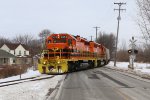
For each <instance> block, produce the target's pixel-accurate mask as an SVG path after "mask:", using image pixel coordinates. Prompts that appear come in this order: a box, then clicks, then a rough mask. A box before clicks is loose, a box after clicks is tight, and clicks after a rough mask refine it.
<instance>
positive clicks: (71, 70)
mask: <svg viewBox="0 0 150 100" xmlns="http://www.w3.org/2000/svg"><path fill="white" fill-rule="evenodd" d="M74 70H75V64H74V63H73V62H68V71H69V72H73V71H74Z"/></svg>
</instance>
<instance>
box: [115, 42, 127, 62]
mask: <svg viewBox="0 0 150 100" xmlns="http://www.w3.org/2000/svg"><path fill="white" fill-rule="evenodd" d="M117 60H118V61H129V54H128V52H127V46H126V41H124V40H123V41H122V44H121V46H120V49H119V50H118V52H117Z"/></svg>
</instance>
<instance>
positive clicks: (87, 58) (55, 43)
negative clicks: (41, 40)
mask: <svg viewBox="0 0 150 100" xmlns="http://www.w3.org/2000/svg"><path fill="white" fill-rule="evenodd" d="M109 60H110V55H109V49H107V48H106V47H104V46H103V45H102V44H98V43H96V42H94V41H88V40H87V39H85V38H83V37H80V36H79V35H77V36H73V35H71V34H67V33H59V34H51V35H50V36H48V37H47V38H46V40H45V49H44V50H43V51H42V53H41V57H40V59H39V61H38V70H39V72H40V73H45V74H60V73H67V72H73V71H76V70H79V69H82V67H83V66H81V64H82V63H84V62H87V63H88V67H87V69H88V68H95V67H99V66H103V65H106V64H108V62H109Z"/></svg>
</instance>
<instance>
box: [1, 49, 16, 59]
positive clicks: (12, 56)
mask: <svg viewBox="0 0 150 100" xmlns="http://www.w3.org/2000/svg"><path fill="white" fill-rule="evenodd" d="M14 57H15V56H14V55H13V54H11V53H9V52H6V51H4V50H2V49H0V58H14Z"/></svg>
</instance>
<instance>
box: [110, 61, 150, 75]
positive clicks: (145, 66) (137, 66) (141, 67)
mask: <svg viewBox="0 0 150 100" xmlns="http://www.w3.org/2000/svg"><path fill="white" fill-rule="evenodd" d="M128 65H129V62H117V63H116V67H117V68H119V69H125V70H128ZM108 66H109V67H113V68H114V62H112V61H111V62H110V63H109V64H108ZM134 71H136V72H142V73H145V74H150V64H149V63H137V62H135V63H134Z"/></svg>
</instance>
